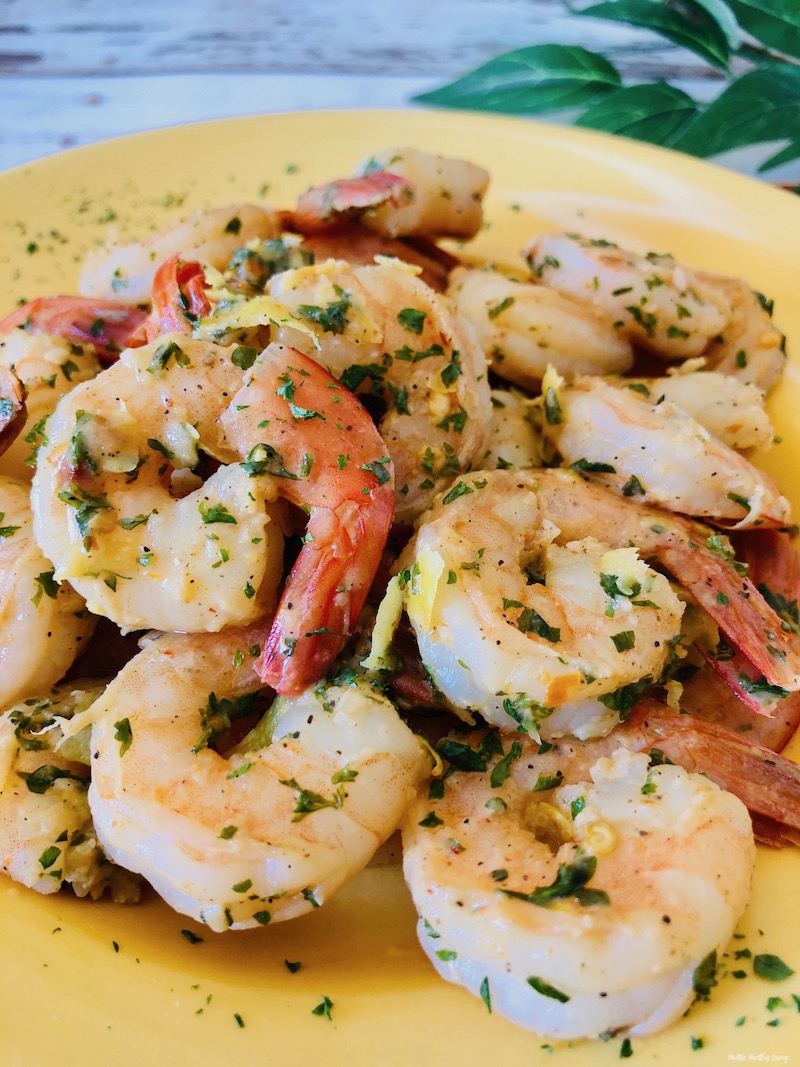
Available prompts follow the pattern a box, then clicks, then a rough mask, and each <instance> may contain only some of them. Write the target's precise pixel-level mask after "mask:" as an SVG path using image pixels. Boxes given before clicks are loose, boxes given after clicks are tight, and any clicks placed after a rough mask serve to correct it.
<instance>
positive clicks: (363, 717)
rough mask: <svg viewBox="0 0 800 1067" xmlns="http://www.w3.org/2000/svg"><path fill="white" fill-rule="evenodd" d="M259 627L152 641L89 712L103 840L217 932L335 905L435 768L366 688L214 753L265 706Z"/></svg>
mask: <svg viewBox="0 0 800 1067" xmlns="http://www.w3.org/2000/svg"><path fill="white" fill-rule="evenodd" d="M260 632H261V627H259V626H256V627H251V628H250V629H249V630H244V631H242V630H233V631H229V632H227V633H225V634H224V635H220V636H212V637H209V636H203V635H188V636H187V635H177V636H165V637H161V638H159V639H157V640H155V641H152V642H150V643H148V644H147V645H146V646H145V648H144V649H143V651H142V652H141V653H140V654H139V655H138V656H136V657H135V658H134V659H133V660H132V661H131V662H130V663H129V664H128V665H127V666H126V667H125V668H124V669H123V670H122V672H121V673H120V674H119V675H118V676H117V678H116V679H115V680H114V681H113V682H112V683H111V684H110V685H109V687H108V689H107V690H106V692H105V694H104V695H103V696H102V697H101V698H100V699H99V700H98V701H97V702H96V703H95V705H94V706H93V708H92V709H91V711H90V712H89V715H91V717H92V719H93V722H94V726H93V729H92V752H93V760H92V784H91V788H90V791H89V801H90V805H91V810H92V815H93V818H94V824H95V827H96V829H97V834H98V836H99V838H100V841H101V843H102V845H103V847H104V849H105V850H106V852H107V854H108V855H109V856H110V857H111V858H112V859H114V860H115V861H116V862H118V863H121V864H122V865H123V866H125V867H126V868H128V869H129V870H134V871H137V872H138V873H140V874H142V875H144V877H145V878H146V879H147V880H148V881H149V882H151V883H152V885H153V886H154V887H155V889H156V890H157V891H158V892H159V893H160V894H161V896H162V897H164V899H165V900H166V901H167V902H168V903H169V904H170V905H171V906H172V907H173V908H175V909H176V910H177V911H179V912H181V913H183V914H186V915H190V916H192V917H193V918H195V919H197V920H198V921H200V922H204V923H206V924H207V925H208V926H209V927H210V928H211V929H212V930H216V931H222V930H227V929H230V928H234V929H242V928H245V927H253V926H257V925H259V924H260V925H264V924H266V923H268V922H270V921H272V922H277V921H279V920H283V919H291V918H293V917H295V916H297V915H301V914H303V913H304V912H307V911H310V910H311V909H312V908H316V907H318V906H319V905H321V904H324V903H325V902H326V901H327V900H328V899H329V897H330V896H331V895H332V894H333V893H334V892H335V890H336V889H338V888H339V886H341V885H342V884H343V883H344V882H346V881H347V880H348V879H349V878H351V877H352V876H353V875H354V874H356V873H357V872H358V871H359V870H360V869H361V868H362V867H364V866H365V865H366V863H367V862H368V860H369V859H370V857H371V856H372V855H373V853H374V852H375V850H376V849H377V848H378V846H379V845H380V844H381V843H382V842H383V841H384V840H385V839H386V838H388V837H389V835H390V834H391V833H392V832H393V831H394V830H395V829H396V828H397V826H398V824H399V821H400V818H401V816H402V813H403V810H404V808H405V807H406V805H407V804H408V802H409V800H410V799H411V797H412V796H413V793H414V789H415V787H416V786H417V785H418V783H419V782H420V780H421V779H422V777H423V775H424V774H426V773H427V772H428V771H429V769H430V758H429V757H428V756H427V755H426V754H425V752H424V750H423V748H422V746H421V745H420V743H419V742H418V741H417V739H416V737H415V736H414V735H413V734H412V733H411V731H410V730H409V729H408V727H407V726H405V724H404V723H403V722H402V720H401V719H400V717H399V715H398V714H397V712H396V711H395V709H394V708H393V706H392V705H391V704H390V703H389V701H388V700H386V699H385V698H384V697H382V696H381V695H380V694H379V693H378V692H376V691H374V690H371V689H362V688H361V687H360V686H359V685H355V684H354V685H349V686H348V685H341V686H340V685H331V686H328V685H322V686H319V687H316V688H314V689H309V690H307V691H305V692H303V693H302V694H300V695H299V696H298V697H296V698H293V699H291V700H288V699H284V698H281V699H280V700H279V701H278V703H277V705H274V706H273V708H272V709H271V711H270V712H269V715H268V717H267V719H266V720H265V721H264V722H262V723H261V725H260V726H258V727H256V728H255V729H254V730H253V732H252V734H251V735H248V737H246V738H245V740H244V741H243V742H241V743H240V744H239V745H237V746H236V748H235V749H233V751H228V752H223V753H221V754H219V753H217V752H216V751H214V750H213V749H212V748H211V747H209V746H208V744H207V742H208V741H209V740H210V739H212V738H214V737H215V736H216V734H217V731H218V730H219V729H222V728H224V726H225V725H226V724H227V723H228V722H229V721H230V720H231V719H232V718H234V717H235V716H236V715H240V714H241V713H242V711H244V710H246V709H247V708H248V707H252V706H253V698H252V697H248V694H252V693H253V692H255V691H256V690H257V687H258V684H259V683H258V679H257V677H256V675H255V673H254V670H253V664H254V662H255V660H254V658H253V651H252V642H253V641H254V640H258V639H259V634H260Z"/></svg>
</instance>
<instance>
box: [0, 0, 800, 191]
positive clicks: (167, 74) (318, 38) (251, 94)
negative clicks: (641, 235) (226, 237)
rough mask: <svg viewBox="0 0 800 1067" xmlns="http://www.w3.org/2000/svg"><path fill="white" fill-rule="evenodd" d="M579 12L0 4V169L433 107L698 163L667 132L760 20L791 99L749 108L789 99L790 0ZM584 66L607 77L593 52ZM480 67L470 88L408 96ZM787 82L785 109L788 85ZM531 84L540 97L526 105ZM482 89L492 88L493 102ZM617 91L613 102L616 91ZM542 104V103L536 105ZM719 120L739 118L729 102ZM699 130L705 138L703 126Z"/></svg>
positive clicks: (526, 7) (376, 4)
mask: <svg viewBox="0 0 800 1067" xmlns="http://www.w3.org/2000/svg"><path fill="white" fill-rule="evenodd" d="M793 4H794V6H795V7H796V8H797V9H798V14H796V15H794V14H792V11H791V10H790V9H791V8H792V5H793ZM588 6H591V7H593V8H594V11H593V13H592V15H590V16H587V15H586V14H584V13H582V11H583V9H584V8H586V7H587V3H582V4H581V6H580V9H579V8H570V7H569V6H567V4H566V3H564V2H563V0H406V2H405V3H403V4H390V3H388V2H386V0H373V2H372V3H359V2H357V0H339V3H337V4H330V3H321V2H319V0H289V2H282V0H225V2H224V3H220V2H218V0H193V2H192V3H191V4H190V3H177V2H174V0H137V2H136V3H135V4H121V3H114V2H109V0H69V2H63V0H61V2H58V0H35V2H31V0H0V104H1V105H2V106H0V169H2V168H7V167H11V166H15V165H18V164H22V163H25V162H28V161H30V160H33V159H36V158H38V157H40V156H43V155H48V154H51V153H53V152H57V151H60V150H62V149H64V148H68V147H71V146H73V145H80V144H86V143H90V142H92V141H96V140H100V139H106V138H109V137H114V136H117V135H120V134H125V133H130V132H134V131H139V130H146V129H151V128H153V127H156V126H165V125H172V124H176V123H185V122H193V121H198V120H203V119H211V118H225V117H230V116H235V115H249V114H256V113H262V112H270V111H287V110H294V109H298V108H300V109H318V108H353V107H356V108H364V107H366V108H384V107H389V108H404V107H431V106H435V104H436V103H439V104H444V105H446V106H459V107H460V106H463V107H484V106H488V107H489V108H490V109H494V110H511V111H516V112H517V113H523V114H533V115H535V117H537V118H542V117H544V118H545V119H546V120H547V121H556V122H571V121H575V120H576V119H578V121H583V120H582V119H581V114H582V112H583V111H584V110H585V109H586V107H587V105H588V106H589V112H588V113H587V114H588V121H585V123H584V124H586V125H594V126H596V127H597V126H599V128H605V129H610V130H611V131H612V132H621V133H627V134H630V135H634V136H640V137H643V138H644V139H647V140H653V141H656V142H657V143H667V144H672V145H673V146H675V147H678V148H681V149H683V150H688V151H692V152H695V153H696V154H709V153H708V152H706V151H705V147H704V146H705V144H706V143H707V136H706V135H704V134H702V130H701V135H700V136H697V137H695V139H694V146H693V144H692V141H691V138H690V139H689V141H688V142H687V141H686V139H685V137H684V136H683V133H676V131H675V129H674V127H675V125H676V123H677V121H678V119H679V118H680V119H681V121H682V120H683V119H684V118H685V119H686V121H687V122H690V121H691V120H692V119H694V120H695V121H696V118H697V115H696V114H695V115H693V112H692V109H693V108H694V109H695V110H696V108H697V107H698V106H702V105H703V104H704V103H705V102H707V101H709V100H711V99H713V98H714V97H715V96H717V95H718V94H719V93H720V92H721V91H722V90H724V89H725V87H726V85H727V84H728V83H729V82H730V81H731V78H732V76H733V75H735V74H737V73H742V71H746V70H748V69H749V68H750V67H751V66H752V62H753V54H754V49H753V47H752V46H753V43H754V41H753V39H752V37H748V34H749V33H752V32H755V33H756V34H761V35H762V37H763V33H762V30H763V28H764V26H765V25H766V26H767V29H768V30H769V31H770V32H771V33H772V34H773V37H772V43H771V44H769V43H768V45H767V48H766V49H763V48H762V51H763V52H764V55H765V56H767V58H769V56H768V55H767V53H768V52H770V51H771V52H773V53H774V45H775V41H776V40H777V42H778V43H779V44H781V45H783V43H784V42H787V41H788V42H789V43H788V52H789V53H790V54H789V55H788V56H784V57H783V58H784V59H786V60H787V63H786V64H785V66H786V70H787V71H788V72H789V77H790V81H789V82H788V83H786V84H789V89H790V91H789V93H788V98H787V92H786V85H785V84H784V83H783V82H781V83H780V84H779V85H777V87H775V88H773V89H772V97H770V87H769V86H767V92H766V97H765V99H764V100H762V99H761V98H760V97H759V105H758V106H759V107H761V108H762V112H763V109H764V108H767V109H769V108H770V106H771V105H774V104H775V103H776V101H777V102H778V103H780V101H784V102H785V103H787V104H789V105H791V104H792V103H793V101H794V98H793V96H792V92H793V87H794V82H793V81H792V78H791V76H792V75H794V74H795V73H796V72H797V70H798V69H800V68H798V67H797V62H796V59H793V58H792V55H791V53H792V51H794V52H795V53H796V54H797V53H800V48H797V47H796V42H795V41H794V39H793V38H792V32H793V31H794V30H795V29H796V31H797V33H796V36H797V37H799V38H800V4H798V3H796V0H786V2H785V3H784V2H783V0H763V4H761V3H759V0H748V2H747V3H741V2H739V0H610V2H607V3H600V4H596V3H591V4H589V5H588ZM762 6H763V8H764V9H765V10H767V9H769V8H770V7H772V8H774V9H778V8H786V10H787V11H788V14H784V15H783V16H781V17H782V19H783V20H784V21H783V24H782V25H781V24H779V25H778V26H777V27H776V26H774V25H772V26H771V25H769V24H768V20H766V16H764V18H763V19H762V22H761V23H759V22H758V21H756V22H755V23H753V22H752V19H753V9H754V8H755V9H756V15H758V11H759V8H761V7H762ZM762 15H763V12H762ZM737 19H739V20H740V23H739V24H737V21H736V20H737ZM681 20H682V22H681ZM748 20H749V21H748ZM765 20H766V21H765ZM773 21H774V19H773ZM795 24H796V25H795ZM744 25H746V26H747V27H748V33H746V34H744V38H743V34H742V32H741V31H742V26H744ZM768 36H769V33H768ZM677 42H680V43H677ZM555 44H557V45H558V46H560V51H558V52H557V53H556V52H553V53H552V54H551V53H549V52H546V50H545V49H544V48H543V46H548V45H555ZM748 49H749V53H748ZM520 50H523V51H522V52H520ZM509 52H513V54H514V56H516V57H517V60H519V58H520V57H521V58H522V59H524V63H522V64H521V65H520V62H519V61H517V63H516V67H514V69H513V71H512V72H511V73H509V71H510V69H511V68H510V67H509V65H508V63H507V64H506V66H505V68H503V67H502V65H501V67H500V68H499V69H492V67H491V64H492V63H496V62H497V59H498V57H503V56H506V55H507V54H508V53H509ZM597 56H601V57H602V63H603V64H606V63H607V64H608V65H610V70H611V71H612V72H613V73H612V74H609V68H608V67H606V66H603V65H602V64H601V63H600V60H599V59H597V61H596V62H595V59H593V58H592V57H597ZM770 63H772V66H773V67H774V65H775V64H774V63H773V62H772V60H771V59H770ZM486 64H489V65H490V66H489V68H488V70H486V71H485V72H484V73H485V76H484V77H483V78H482V79H481V77H479V78H478V81H477V83H473V84H472V86H471V90H472V91H471V94H470V92H461V93H460V94H459V93H458V92H455V93H454V92H453V91H451V92H450V95H449V96H448V94H447V93H444V94H443V99H440V100H436V99H434V100H424V101H421V100H418V99H416V98H417V97H419V96H420V95H421V94H427V93H431V92H434V93H436V92H438V91H440V90H442V88H443V87H445V86H448V85H449V84H452V83H454V82H456V83H457V82H458V80H459V79H462V78H463V77H464V76H465V75H469V74H470V72H474V71H476V70H481V69H482V68H483V67H484V66H485V65H486ZM512 66H513V64H512ZM520 66H522V67H523V68H524V74H523V79H522V80H523V82H524V83H525V84H523V85H522V87H521V92H522V95H521V96H520V93H519V92H518V93H517V96H516V97H515V98H514V99H513V100H511V102H510V103H509V100H510V97H509V95H508V93H507V92H506V95H505V97H503V98H502V99H501V97H502V90H503V86H505V89H508V86H509V78H510V79H511V81H512V82H513V81H514V79H515V78H516V79H517V82H519V74H520ZM762 73H763V72H762ZM784 75H785V71H782V72H781V76H782V77H783V76H784ZM548 78H549V80H548ZM504 79H505V81H504ZM526 79H527V80H526ZM543 79H544V82H543ZM615 79H617V80H615ZM796 80H797V91H798V96H797V100H798V101H800V76H798V77H797V79H796ZM501 83H502V84H501ZM544 83H546V84H545V85H544V91H545V94H546V92H547V91H549V92H550V96H547V95H545V96H542V92H543V84H544ZM643 83H646V88H647V99H645V94H644V93H643V92H642V91H641V88H642V84H643ZM498 85H499V86H500V90H501V91H500V95H499V96H498V95H497V93H495V95H494V96H493V95H492V93H493V90H495V89H497V88H498ZM665 85H667V86H668V87H669V88H668V91H665V90H664V89H663V86H665ZM554 86H555V89H554ZM623 86H625V87H628V88H629V93H628V96H627V97H623V96H621V95H619V91H620V89H621V87H623ZM631 86H633V87H634V90H633V93H631V92H630V87H631ZM653 86H656V87H657V88H655V89H654V88H653ZM659 86H660V87H661V88H658V87H659ZM468 88H469V86H468ZM517 88H519V84H517ZM758 88H759V87H758V86H753V91H754V92H755V91H756V90H757V89H758ZM760 88H761V89H762V90H763V86H762V87H760ZM526 93H527V95H525V94H526ZM537 94H538V96H537ZM512 95H513V94H512ZM739 95H740V96H741V92H740V94H739ZM762 96H764V93H763V92H762ZM556 98H557V99H556ZM767 98H769V99H767ZM773 98H774V99H773ZM537 100H538V101H539V103H537V102H536V101H537ZM687 101H688V103H687ZM554 102H555V103H557V104H558V105H559V106H558V107H556V108H551V107H550V106H549V105H551V104H553V103H554ZM734 103H736V101H734ZM578 104H579V105H580V106H579V107H577V106H575V105H578ZM544 105H547V106H544ZM729 110H730V109H729ZM734 110H735V111H736V113H737V115H738V114H740V113H741V104H740V102H739V105H738V106H737V107H736V108H735V109H734ZM773 110H776V108H775V107H773ZM778 110H780V108H778ZM799 115H800V106H799V105H798V104H797V102H795V103H794V119H792V118H791V114H790V113H789V112H787V116H788V117H787V116H784V117H785V119H786V121H784V122H781V121H780V120H779V116H778V115H772V114H771V112H770V114H768V115H767V117H766V120H765V118H764V114H763V113H762V114H761V119H760V120H759V118H758V115H756V116H755V117H754V118H753V119H752V121H753V122H755V123H756V125H758V123H759V121H760V126H759V129H758V130H757V131H756V133H757V135H758V138H760V140H758V145H759V147H758V149H757V150H756V151H755V152H754V151H753V150H752V149H751V147H750V146H749V144H747V143H744V144H741V143H739V144H737V143H736V142H737V141H738V142H742V141H744V142H747V141H748V140H752V139H753V136H755V135H754V134H753V132H752V131H750V132H748V131H745V133H743V134H742V133H741V131H740V132H739V133H738V134H737V133H736V132H735V131H734V132H733V134H732V136H731V137H730V138H729V141H730V143H731V144H732V148H731V150H728V142H727V141H725V139H724V132H725V131H723V133H720V137H719V138H718V143H715V144H714V145H713V148H714V149H720V148H722V150H723V154H722V157H721V158H722V161H723V162H724V163H726V164H728V165H730V166H733V167H735V168H736V169H740V170H744V171H749V172H751V173H752V172H755V170H756V168H757V167H758V165H759V163H763V161H764V159H765V158H767V157H768V156H769V155H770V153H772V154H774V153H775V151H776V150H777V151H780V150H781V149H783V151H784V154H785V155H789V156H791V155H792V151H787V150H786V148H785V145H786V143H787V142H788V143H789V144H792V143H793V139H796V140H797V141H798V142H800V130H795V128H794V127H796V124H797V121H798V116H799ZM584 117H585V118H586V117H587V116H584ZM792 122H793V123H794V126H792ZM670 123H671V127H670ZM712 125H713V127H714V128H715V129H718V128H719V126H720V123H719V121H717V122H714V123H712ZM723 126H724V123H723ZM787 127H792V128H791V129H788V131H787ZM725 130H727V127H726V128H725ZM778 132H781V133H783V132H786V137H779V136H777V134H778ZM765 142H766V143H767V147H766V148H765V147H764V144H765ZM687 144H688V147H687ZM698 146H699V148H698ZM714 154H715V155H720V153H719V151H716V152H715V153H714ZM796 154H798V155H800V149H798V152H797V153H796ZM778 162H779V166H778V167H777V168H773V169H772V170H771V171H770V173H769V177H770V179H771V180H785V181H794V180H798V178H800V175H797V167H796V164H797V160H796V159H793V158H792V159H788V160H783V159H781V160H779V161H778Z"/></svg>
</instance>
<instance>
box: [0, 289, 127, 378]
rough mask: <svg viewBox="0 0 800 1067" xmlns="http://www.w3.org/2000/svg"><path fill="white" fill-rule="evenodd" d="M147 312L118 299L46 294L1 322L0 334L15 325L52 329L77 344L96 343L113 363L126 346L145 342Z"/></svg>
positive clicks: (103, 356) (42, 330) (35, 330)
mask: <svg viewBox="0 0 800 1067" xmlns="http://www.w3.org/2000/svg"><path fill="white" fill-rule="evenodd" d="M146 318H147V312H146V311H144V310H143V309H142V308H139V307H131V306H130V305H128V304H122V303H119V302H117V301H114V300H99V299H96V298H95V297H89V296H44V297H38V298H37V299H36V300H31V301H29V302H28V303H27V304H22V306H21V307H18V308H17V309H16V310H15V311H12V312H11V314H10V315H7V316H6V317H5V318H4V319H3V320H2V322H0V336H2V335H3V334H6V333H11V331H12V330H14V329H20V330H30V331H31V332H32V333H52V334H56V335H57V336H59V337H63V338H64V339H65V340H66V341H70V342H72V343H73V344H76V345H84V344H90V345H93V346H94V348H95V351H96V352H97V356H98V358H99V359H100V360H101V361H103V362H105V363H113V362H114V360H115V359H116V358H117V355H118V354H119V353H120V352H121V351H122V349H124V348H138V347H139V346H140V345H143V344H145V342H146V337H145V332H144V322H145V319H146Z"/></svg>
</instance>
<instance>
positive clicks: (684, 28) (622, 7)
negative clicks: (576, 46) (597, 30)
mask: <svg viewBox="0 0 800 1067" xmlns="http://www.w3.org/2000/svg"><path fill="white" fill-rule="evenodd" d="M576 13H577V14H580V15H591V16H592V17H593V18H600V19H610V20H611V21H613V22H625V23H627V24H628V25H630V26H639V27H642V28H643V29H646V30H652V31H653V32H654V33H659V34H661V36H662V37H666V38H667V39H668V40H670V41H673V42H674V43H675V44H677V45H681V46H682V47H683V48H688V49H689V50H690V51H691V52H694V53H695V54H696V55H698V56H701V57H702V58H703V59H705V60H706V62H708V63H711V64H712V66H715V67H720V68H721V69H722V70H727V69H728V60H729V59H730V54H731V50H730V44H729V41H728V38H727V36H726V34H725V33H724V32H723V31H722V29H721V28H720V26H719V23H718V22H717V20H716V19H715V18H713V17H712V16H711V15H710V14H709V12H708V11H707V10H704V9H703V7H701V6H700V5H699V4H695V3H692V2H691V0H687V2H686V3H685V4H684V5H682V6H681V7H680V8H678V7H673V6H672V5H671V4H665V3H664V2H663V0H606V2H605V3H600V4H595V5H593V6H592V7H586V8H584V9H583V10H582V11H578V12H576Z"/></svg>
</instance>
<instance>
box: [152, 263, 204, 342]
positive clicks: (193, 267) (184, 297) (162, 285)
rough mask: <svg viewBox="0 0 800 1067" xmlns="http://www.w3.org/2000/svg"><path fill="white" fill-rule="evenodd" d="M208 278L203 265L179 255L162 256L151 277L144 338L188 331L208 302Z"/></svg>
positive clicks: (201, 314) (189, 331) (153, 338)
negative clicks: (187, 260)
mask: <svg viewBox="0 0 800 1067" xmlns="http://www.w3.org/2000/svg"><path fill="white" fill-rule="evenodd" d="M206 289H208V282H207V281H206V276H205V273H204V271H203V268H202V266H201V265H200V264H199V263H196V262H194V261H192V262H185V261H184V260H182V259H181V258H180V256H179V255H175V256H171V257H170V258H169V259H167V260H165V261H164V262H163V263H162V264H161V266H160V267H159V268H158V270H157V271H156V273H155V278H154V279H153V310H152V311H151V313H150V316H149V317H148V319H147V322H146V324H145V329H146V332H147V340H148V341H154V340H155V339H156V338H157V337H159V336H161V334H165V333H184V334H190V333H191V332H192V327H193V326H194V325H195V324H196V323H197V320H198V319H199V318H200V317H201V316H203V315H207V314H208V313H209V311H210V310H211V304H210V302H209V300H208V297H207V296H206Z"/></svg>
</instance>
